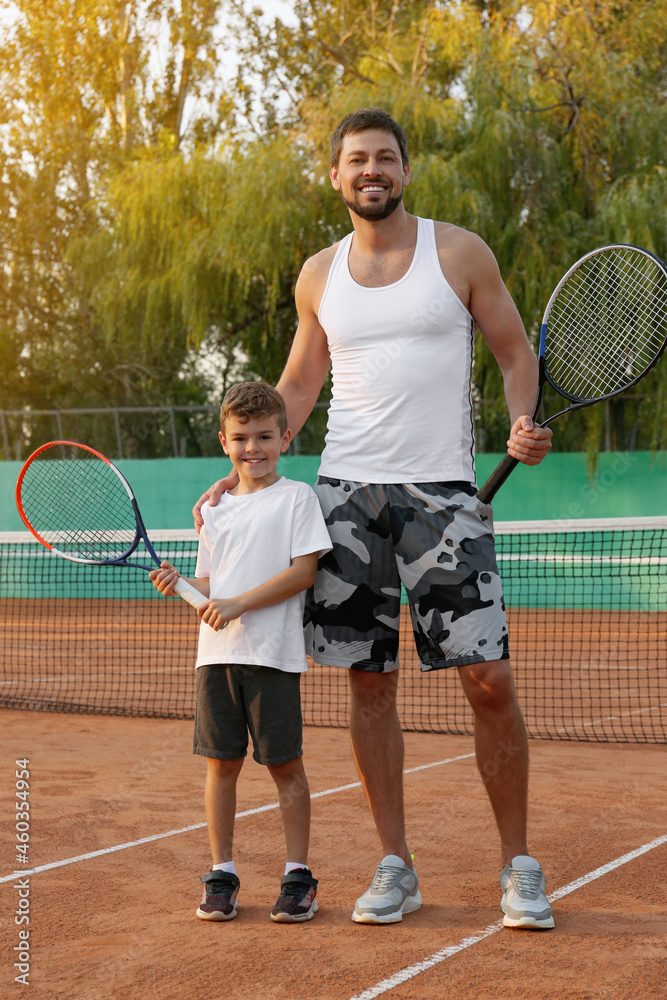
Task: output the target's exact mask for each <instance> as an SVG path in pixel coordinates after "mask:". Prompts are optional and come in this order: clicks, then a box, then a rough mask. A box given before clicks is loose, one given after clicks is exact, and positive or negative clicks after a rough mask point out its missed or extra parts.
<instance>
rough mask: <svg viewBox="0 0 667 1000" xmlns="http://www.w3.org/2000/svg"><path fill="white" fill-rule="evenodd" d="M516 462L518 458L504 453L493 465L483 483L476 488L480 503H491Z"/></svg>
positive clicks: (517, 462)
mask: <svg viewBox="0 0 667 1000" xmlns="http://www.w3.org/2000/svg"><path fill="white" fill-rule="evenodd" d="M518 464H519V459H518V458H512V456H511V455H505V457H504V459H503V460H502V462H500V463H499V464H498V465H497V466H496V467H495V469H494V470H493V472H492V473H491V475H490V476H489V478H488V479H487V481H486V482H485V483H484V485H483V486H482V487H480V489H478V490H477V498H478V499H479V500H481V501H482V503H491V501H492V500H493V498H494V496H495V495H496V493H497V492H498V490H499V489H500V487H501V486H502V485H503V483H504V482H505V480H506V479H507V477H508V476H509V474H510V472H511V471H512V469H515V468H516V466H517V465H518Z"/></svg>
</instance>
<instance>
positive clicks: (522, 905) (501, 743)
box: [459, 660, 554, 930]
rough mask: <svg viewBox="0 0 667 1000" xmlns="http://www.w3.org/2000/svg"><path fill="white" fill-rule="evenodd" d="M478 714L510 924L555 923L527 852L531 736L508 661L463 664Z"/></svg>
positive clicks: (478, 743) (481, 760) (480, 756)
mask: <svg viewBox="0 0 667 1000" xmlns="http://www.w3.org/2000/svg"><path fill="white" fill-rule="evenodd" d="M459 674H460V676H461V681H462V683H463V689H464V691H465V693H466V696H467V698H468V701H469V702H470V704H471V705H472V709H473V711H474V713H475V750H476V753H477V766H478V767H479V773H480V775H481V776H482V781H483V782H484V784H485V786H486V790H487V792H488V795H489V799H490V800H491V805H492V807H493V812H494V815H495V817H496V823H497V825H498V831H499V833H500V844H501V851H502V864H503V870H502V871H501V873H500V885H501V888H502V890H503V898H502V902H501V906H502V909H503V911H504V913H505V916H504V918H503V923H504V924H505V926H506V927H524V928H527V929H529V930H538V929H546V928H549V927H553V926H554V919H553V914H552V912H551V907H550V906H549V901H548V899H547V895H546V883H545V879H544V873H543V872H542V869H541V868H540V866H539V863H538V862H537V861H536V860H535V859H534V858H532V857H531V856H530V855H529V854H528V846H527V844H526V825H527V814H528V741H527V739H526V729H525V726H524V724H523V716H522V715H521V709H520V708H519V705H518V702H517V699H516V692H515V690H514V681H513V680H512V672H511V670H510V667H509V663H508V662H507V660H491V661H490V662H487V663H475V664H473V665H471V666H467V667H459Z"/></svg>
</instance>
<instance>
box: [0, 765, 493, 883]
mask: <svg viewBox="0 0 667 1000" xmlns="http://www.w3.org/2000/svg"><path fill="white" fill-rule="evenodd" d="M474 756H475V755H474V753H464V754H460V755H459V756H458V757H448V758H447V760H436V761H433V762H432V763H431V764H420V765H419V766H418V767H408V768H406V769H405V770H404V771H403V774H414V772H415V771H425V770H426V769H427V768H429V767H440V766H441V765H442V764H454V763H455V762H456V761H457V760H467V759H468V758H469V757H474ZM351 788H361V782H360V781H353V782H352V783H351V784H349V785H339V786H338V787H337V788H326V789H325V790H324V791H323V792H315V794H314V795H311V796H310V797H311V799H322V798H324V796H325V795H336V794H337V792H347V791H349V790H350V789H351ZM278 808H279V803H278V802H270V803H269V804H268V805H266V806H257V807H256V808H255V809H246V810H245V811H244V812H240V813H237V814H236V816H235V817H234V818H235V819H242V818H243V817H244V816H256V815H257V814H258V813H263V812H270V811H271V810H272V809H278ZM205 826H206V823H194V824H193V825H192V826H182V827H180V828H179V829H178V830H168V831H167V832H166V833H154V834H152V835H151V836H150V837H142V838H141V839H140V840H129V841H127V843H125V844H114V846H113V847H103V848H101V850H99V851H90V852H89V853H88V854H77V855H76V857H73V858H63V860H62V861H51V862H50V863H49V864H47V865H37V866H36V867H35V868H26V869H25V870H24V871H14V872H12V874H11V875H3V876H2V877H0V883H2V882H12V881H13V880H15V879H17V878H25V877H27V876H28V875H37V874H38V873H39V872H46V871H50V870H51V869H53V868H63V867H64V866H65V865H73V864H76V862H78V861H90V860H91V858H100V857H102V856H103V855H104V854H114V853H115V852H116V851H126V850H127V849H128V848H129V847H139V846H140V845H141V844H152V843H153V842H154V841H156V840H164V839H165V837H176V836H178V834H180V833H190V832H191V831H192V830H201V829H202V827H205Z"/></svg>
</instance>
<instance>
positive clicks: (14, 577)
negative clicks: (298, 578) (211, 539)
mask: <svg viewBox="0 0 667 1000" xmlns="http://www.w3.org/2000/svg"><path fill="white" fill-rule="evenodd" d="M496 531H497V551H498V563H499V568H500V572H501V576H502V578H503V587H504V591H505V600H506V604H507V609H508V618H509V633H510V651H511V657H512V666H513V671H514V676H515V681H516V685H517V689H518V694H519V700H520V702H521V705H522V708H523V711H524V716H525V719H526V725H527V728H528V732H529V734H530V735H531V736H533V737H543V738H551V739H565V740H598V741H617V742H638V743H663V742H665V741H666V739H667V735H666V734H667V653H666V642H665V640H666V639H667V518H641V519H621V520H619V521H607V520H604V521H567V522H544V521H530V522H521V523H519V522H516V523H511V522H508V523H504V524H499V525H497V526H496ZM151 538H152V540H153V542H154V544H155V546H156V549H157V551H158V552H159V554H160V556H161V557H162V558H167V559H170V560H171V561H172V562H173V563H175V564H176V565H177V566H178V567H179V569H180V570H181V572H182V573H183V574H184V575H193V574H194V565H195V556H196V546H197V543H196V535H195V534H194V531H183V532H165V531H155V532H151ZM402 612H403V616H402V627H401V653H400V656H401V665H402V670H401V681H400V685H399V705H398V708H399V714H400V717H401V720H402V724H403V727H404V729H405V730H406V731H413V732H442V733H459V734H466V733H472V731H473V717H472V713H471V711H470V709H469V707H468V705H467V702H466V700H465V697H464V695H463V693H462V690H461V687H460V685H459V684H458V679H457V677H456V676H454V675H455V674H456V671H455V670H444V671H435V672H431V673H421V672H420V670H419V663H418V660H417V657H416V654H415V650H414V643H413V639H412V632H411V628H410V619H409V609H408V608H407V606H403V608H402ZM197 632H198V621H197V618H196V614H195V613H194V611H193V610H192V608H190V607H189V606H188V605H186V604H185V603H184V602H183V601H179V600H170V601H165V600H164V599H163V598H161V597H160V596H159V595H158V594H157V593H156V592H155V590H154V589H153V587H152V586H151V584H150V582H149V581H148V580H147V577H146V574H145V573H143V572H139V571H133V570H127V569H122V568H119V567H99V566H87V565H82V564H78V563H72V562H67V561H65V560H64V559H61V558H59V557H57V556H54V555H52V554H51V553H49V552H48V551H47V550H46V549H45V548H43V547H42V546H41V545H40V544H39V543H38V542H36V541H34V540H33V539H32V536H31V535H29V534H28V533H27V532H26V533H23V532H21V533H0V649H1V657H0V659H1V662H0V706H3V707H8V708H22V709H43V710H51V711H62V712H89V713H101V714H118V715H142V716H158V717H166V718H190V717H192V715H193V712H194V670H193V663H194V657H195V649H196V643H197ZM302 696H303V706H304V720H305V722H306V724H309V725H317V726H334V727H343V726H346V725H347V722H348V709H349V705H348V689H347V677H346V674H345V671H343V670H340V669H337V668H330V667H325V666H321V665H314V666H313V667H312V669H311V670H309V672H308V673H307V674H306V675H305V677H304V680H303V687H302Z"/></svg>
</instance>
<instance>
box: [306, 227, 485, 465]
mask: <svg viewBox="0 0 667 1000" xmlns="http://www.w3.org/2000/svg"><path fill="white" fill-rule="evenodd" d="M417 221H418V229H417V246H416V248H415V254H414V258H413V260H412V263H411V265H410V268H409V270H408V271H407V273H406V274H405V275H404V276H403V277H402V278H400V279H399V280H398V281H396V282H394V283H393V284H392V285H382V286H381V287H380V288H366V287H365V286H363V285H359V284H357V282H356V281H354V279H353V278H352V276H351V274H350V269H349V265H348V255H349V252H350V244H351V241H352V236H353V233H350V234H348V235H347V236H346V237H345V238H344V239H343V240H342V241H341V243H340V245H339V247H338V250H337V252H336V256H335V257H334V260H333V263H332V265H331V269H330V271H329V275H328V278H327V283H326V287H325V289H324V295H323V296H322V301H321V303H320V308H319V313H318V316H319V321H320V324H321V325H322V328H323V329H324V331H325V333H326V335H327V341H328V344H329V352H330V354H331V362H332V374H333V396H332V400H331V404H330V407H329V415H328V422H327V434H326V438H325V447H324V451H323V452H322V461H321V465H320V475H322V476H329V477H331V478H335V479H349V480H352V481H354V482H364V483H411V482H413V483H414V482H417V483H420V482H421V483H432V482H448V481H449V482H451V481H465V482H470V483H474V482H475V458H474V433H473V411H472V398H471V391H470V374H471V365H472V351H473V343H474V336H475V321H474V320H473V318H472V316H471V315H470V313H469V312H468V310H467V309H466V307H465V306H464V305H463V303H462V302H461V300H460V299H459V298H458V296H457V295H456V294H455V292H454V291H453V290H452V288H451V286H450V285H449V283H448V282H447V280H446V279H445V276H444V275H443V273H442V269H441V267H440V261H439V259H438V254H437V249H436V243H435V227H434V225H433V222H432V220H430V219H418V220H417Z"/></svg>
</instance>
